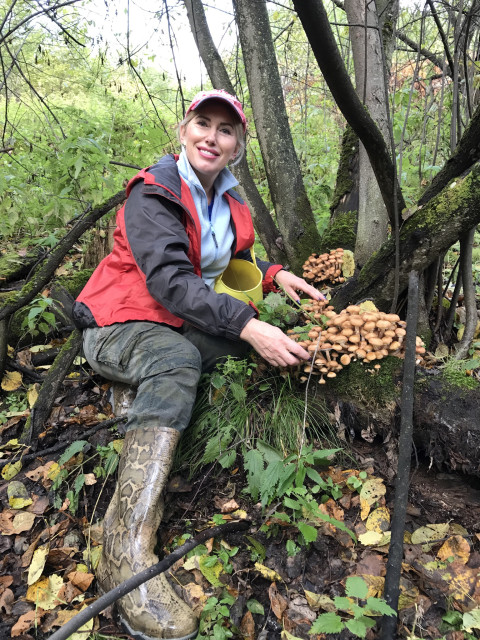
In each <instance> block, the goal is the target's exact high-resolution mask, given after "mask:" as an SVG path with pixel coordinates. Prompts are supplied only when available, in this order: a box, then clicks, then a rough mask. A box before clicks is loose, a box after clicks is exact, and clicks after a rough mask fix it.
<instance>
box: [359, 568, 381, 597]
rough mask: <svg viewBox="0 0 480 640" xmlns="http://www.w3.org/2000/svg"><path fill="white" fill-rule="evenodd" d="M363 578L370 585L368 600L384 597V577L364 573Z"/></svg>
mask: <svg viewBox="0 0 480 640" xmlns="http://www.w3.org/2000/svg"><path fill="white" fill-rule="evenodd" d="M361 577H362V578H363V579H364V581H365V582H366V583H367V585H368V594H367V598H378V597H381V596H382V594H383V588H384V586H385V578H382V576H371V575H368V574H365V573H362V575H361Z"/></svg>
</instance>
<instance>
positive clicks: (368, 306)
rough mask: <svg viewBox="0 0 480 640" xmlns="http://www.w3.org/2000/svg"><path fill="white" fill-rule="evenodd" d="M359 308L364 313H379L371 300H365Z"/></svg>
mask: <svg viewBox="0 0 480 640" xmlns="http://www.w3.org/2000/svg"><path fill="white" fill-rule="evenodd" d="M358 306H359V307H360V309H361V310H362V311H369V312H370V311H371V312H375V311H378V309H377V307H376V306H375V305H374V304H373V302H372V301H371V300H365V302H362V303H361V304H359V305H358Z"/></svg>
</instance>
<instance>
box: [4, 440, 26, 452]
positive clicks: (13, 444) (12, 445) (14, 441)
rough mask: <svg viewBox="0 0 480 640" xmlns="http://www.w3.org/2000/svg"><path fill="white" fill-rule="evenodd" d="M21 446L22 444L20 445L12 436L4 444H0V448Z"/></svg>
mask: <svg viewBox="0 0 480 640" xmlns="http://www.w3.org/2000/svg"><path fill="white" fill-rule="evenodd" d="M22 446H24V445H21V444H20V443H19V441H18V438H12V439H11V440H9V441H8V442H6V443H5V444H2V445H0V449H18V447H22Z"/></svg>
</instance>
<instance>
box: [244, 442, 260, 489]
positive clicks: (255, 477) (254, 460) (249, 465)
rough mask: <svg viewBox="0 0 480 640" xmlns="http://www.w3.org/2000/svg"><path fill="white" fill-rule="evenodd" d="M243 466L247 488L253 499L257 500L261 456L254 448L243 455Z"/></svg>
mask: <svg viewBox="0 0 480 640" xmlns="http://www.w3.org/2000/svg"><path fill="white" fill-rule="evenodd" d="M244 467H245V470H246V471H247V479H248V490H249V491H250V494H251V495H252V498H253V499H254V500H258V495H259V491H260V485H261V481H262V474H263V458H262V455H261V454H260V453H259V452H258V451H257V450H256V449H250V451H247V452H246V453H245V456H244Z"/></svg>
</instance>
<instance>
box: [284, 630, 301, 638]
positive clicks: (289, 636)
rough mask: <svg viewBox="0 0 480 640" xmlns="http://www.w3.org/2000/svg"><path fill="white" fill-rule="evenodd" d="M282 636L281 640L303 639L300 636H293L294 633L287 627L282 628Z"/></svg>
mask: <svg viewBox="0 0 480 640" xmlns="http://www.w3.org/2000/svg"><path fill="white" fill-rule="evenodd" d="M280 638H281V640H302V639H301V638H299V637H298V636H292V634H291V633H289V632H288V631H287V630H286V629H283V630H282V633H281V634H280Z"/></svg>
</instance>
